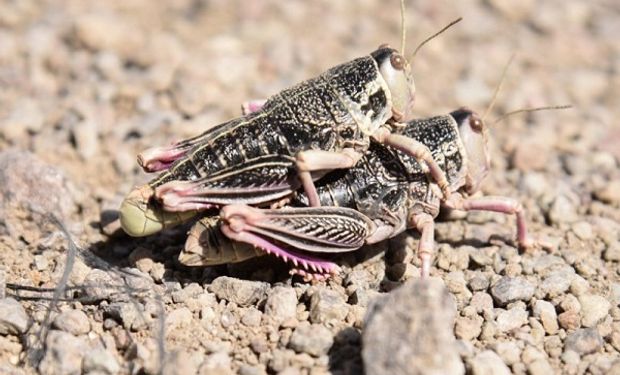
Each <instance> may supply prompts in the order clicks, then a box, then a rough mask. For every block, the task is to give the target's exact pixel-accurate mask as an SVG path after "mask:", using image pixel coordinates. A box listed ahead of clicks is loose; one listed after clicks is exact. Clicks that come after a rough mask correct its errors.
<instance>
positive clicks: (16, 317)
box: [0, 298, 30, 335]
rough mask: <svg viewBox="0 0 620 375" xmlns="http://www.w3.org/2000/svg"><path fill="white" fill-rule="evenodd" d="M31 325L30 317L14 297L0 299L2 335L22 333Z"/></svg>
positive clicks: (0, 330) (0, 329)
mask: <svg viewBox="0 0 620 375" xmlns="http://www.w3.org/2000/svg"><path fill="white" fill-rule="evenodd" d="M29 327H30V318H29V317H28V314H26V310H24V308H23V307H22V305H21V304H20V303H19V302H17V301H16V300H14V299H13V298H4V299H2V300H0V335H22V334H24V333H25V332H26V331H27V330H28V328H29Z"/></svg>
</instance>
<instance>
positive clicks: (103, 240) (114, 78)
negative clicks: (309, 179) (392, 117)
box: [0, 0, 620, 375]
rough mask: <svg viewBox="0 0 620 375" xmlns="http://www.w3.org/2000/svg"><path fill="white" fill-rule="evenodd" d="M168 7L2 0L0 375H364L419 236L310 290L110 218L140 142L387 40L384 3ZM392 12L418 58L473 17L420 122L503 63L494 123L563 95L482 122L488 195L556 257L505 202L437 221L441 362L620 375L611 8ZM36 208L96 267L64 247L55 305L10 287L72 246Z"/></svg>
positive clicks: (193, 130) (229, 111) (132, 177)
mask: <svg viewBox="0 0 620 375" xmlns="http://www.w3.org/2000/svg"><path fill="white" fill-rule="evenodd" d="M168 3H169V4H167V5H166V4H165V3H164V2H152V1H147V0H123V1H116V0H111V1H105V2H94V1H91V2H85V1H80V0H73V1H71V0H66V1H34V0H23V1H11V0H8V1H0V150H1V152H0V190H1V191H2V200H1V201H0V298H4V297H5V296H4V295H5V294H6V297H7V298H5V299H0V312H2V314H0V372H1V373H9V374H13V373H15V374H22V373H38V372H40V373H45V374H65V373H72V374H73V373H82V372H83V373H89V374H115V373H123V374H124V373H147V374H155V373H158V372H159V371H163V373H166V374H190V373H199V374H220V373H241V374H246V375H249V374H264V373H268V374H275V373H278V374H289V375H290V374H298V373H299V374H312V375H318V374H324V373H334V374H355V373H359V372H360V371H362V368H363V360H362V357H361V352H362V335H363V334H364V329H363V325H364V321H363V318H364V315H365V313H366V311H367V306H368V304H369V303H370V301H371V300H372V299H373V298H375V297H377V296H378V295H383V294H386V293H388V292H389V291H390V290H392V289H393V288H394V287H395V286H398V285H399V284H401V283H402V282H404V281H407V280H412V279H415V278H416V277H417V273H418V268H417V264H418V263H417V260H415V259H414V257H413V256H412V255H411V250H410V249H411V248H412V245H415V243H417V240H416V239H415V235H414V234H412V235H408V236H401V237H400V238H397V239H394V240H392V241H390V242H389V243H383V244H380V245H377V246H374V247H372V248H370V249H365V250H364V251H361V252H360V253H359V254H357V255H352V256H350V257H345V259H343V260H342V262H343V263H342V264H343V268H344V271H343V273H342V275H340V276H338V277H335V278H334V279H332V280H330V281H328V282H325V283H318V284H316V285H310V284H306V283H303V282H301V281H300V280H298V279H297V278H294V279H291V278H289V277H288V275H287V272H286V271H287V270H286V267H285V266H284V265H282V264H280V263H279V261H278V260H277V259H267V258H266V257H264V258H262V259H259V260H252V261H249V262H247V263H244V264H240V265H234V266H229V267H227V266H221V267H213V268H189V267H183V266H181V265H179V264H178V262H176V260H175V259H176V254H178V252H179V251H180V248H181V246H182V245H183V242H184V236H185V230H186V229H187V228H185V227H180V228H176V229H172V230H170V231H167V232H165V233H163V234H160V235H156V236H152V237H149V238H144V239H131V238H129V237H127V236H125V235H122V234H118V233H117V234H114V235H109V234H106V233H104V232H103V231H102V229H101V228H102V227H103V226H105V224H107V223H109V222H110V221H111V220H112V219H113V218H114V214H115V210H116V209H117V208H118V206H119V204H120V202H121V200H122V198H123V196H124V195H125V194H127V193H128V192H129V191H130V190H131V189H132V187H133V186H136V185H139V184H141V183H144V182H145V181H147V180H148V179H149V176H148V175H146V174H145V173H144V172H142V171H141V170H140V169H139V168H138V166H137V164H136V162H135V157H136V154H137V153H138V152H140V151H142V150H144V149H145V148H147V147H149V146H154V145H163V144H168V143H169V142H171V141H172V140H176V139H182V138H185V137H188V136H192V135H195V134H197V133H199V132H201V130H202V129H204V128H205V127H206V126H208V125H210V124H216V123H219V122H222V121H224V120H226V119H229V118H231V117H235V116H238V113H239V105H240V103H241V102H242V101H244V100H247V99H249V98H265V97H268V96H270V95H272V94H274V93H276V92H278V91H280V90H282V89H283V88H286V87H288V86H291V85H292V84H294V83H297V82H300V81H302V80H305V79H307V78H309V77H312V76H314V75H316V74H318V73H320V72H322V71H324V70H325V69H327V68H329V67H330V66H333V65H336V64H338V63H341V62H344V61H347V60H350V59H352V58H354V57H358V56H361V55H364V54H367V53H369V52H371V51H372V50H373V49H374V48H376V47H377V46H378V45H380V44H382V43H385V42H387V43H390V44H392V45H393V46H398V45H400V40H399V34H400V31H399V30H400V29H399V28H400V24H399V22H400V16H399V5H398V2H397V1H389V2H387V1H378V0H364V1H356V2H344V1H338V2H333V1H313V2H293V1H289V2H278V1H254V2H251V4H247V3H249V2H242V1H222V0H214V1H202V0H181V1H174V2H168ZM407 16H408V28H407V49H408V51H409V52H411V51H413V49H414V48H415V46H416V45H417V43H418V42H419V41H421V40H422V39H424V38H425V37H426V36H428V35H430V34H432V33H433V32H435V31H436V30H438V29H439V28H441V27H442V26H443V25H445V24H447V23H448V22H449V21H451V20H453V19H455V18H456V17H459V16H462V17H464V20H463V21H462V22H461V23H460V24H458V25H457V26H455V27H454V28H453V29H451V30H450V31H449V32H447V33H446V34H444V35H442V36H441V37H439V38H437V39H436V40H434V41H432V42H431V43H429V44H428V45H427V46H426V47H425V48H424V49H423V50H421V51H420V53H419V54H418V55H417V56H416V58H415V60H414V61H413V69H414V73H415V79H416V84H417V103H416V108H417V115H419V116H428V115H432V114H442V113H446V112H448V111H450V110H452V109H456V108H458V107H461V106H468V107H471V108H474V109H476V110H478V111H479V112H481V113H482V112H484V110H485V108H486V107H487V106H488V104H489V101H490V99H491V97H492V95H493V91H494V89H495V87H496V85H497V83H498V81H499V77H500V75H501V72H502V69H503V68H504V65H505V64H506V62H507V61H508V59H509V57H510V56H511V54H512V53H514V52H516V53H517V54H516V58H515V60H514V63H513V64H512V66H511V67H510V69H509V71H508V74H507V77H506V81H505V84H504V86H503V88H502V91H501V92H500V94H499V96H498V99H497V104H496V106H495V108H494V110H493V113H492V114H491V115H490V116H489V122H493V119H495V118H499V117H500V116H501V115H502V114H504V113H507V112H508V111H511V110H514V109H519V108H527V107H533V106H543V105H555V104H572V105H573V106H574V109H572V110H564V111H549V112H541V113H535V114H534V113H533V114H525V115H516V116H513V117H511V118H509V119H507V120H505V121H502V122H500V123H498V124H497V125H494V126H493V127H492V135H493V143H492V144H491V149H492V153H493V170H492V172H491V174H490V175H489V177H488V179H487V180H486V181H485V184H484V186H483V191H484V193H485V194H492V195H505V196H510V197H515V198H518V199H520V200H521V201H522V202H523V205H524V207H525V208H526V209H527V217H528V221H529V223H530V229H531V231H532V233H533V234H535V235H536V236H538V237H540V238H543V239H544V240H546V241H547V242H549V243H550V244H551V248H550V249H549V250H541V249H536V250H533V251H531V252H528V253H521V252H519V251H518V250H517V249H516V247H515V243H514V241H513V237H514V234H515V228H514V219H513V218H511V217H504V216H502V215H500V214H488V213H484V214H481V213H476V214H469V215H466V216H465V215H462V216H458V215H455V216H453V217H450V218H448V219H447V220H446V221H443V222H440V223H438V225H437V232H436V241H437V249H438V254H437V257H436V259H435V263H434V265H433V270H432V275H433V276H437V277H438V278H440V279H441V280H443V282H444V284H445V285H446V287H447V288H448V290H449V291H450V294H451V295H452V296H453V297H454V300H455V302H456V307H457V310H456V317H455V319H454V320H455V322H454V329H453V331H454V335H455V337H456V348H457V349H456V350H457V351H458V356H456V360H457V361H459V362H460V363H462V364H463V366H464V368H466V369H467V371H470V372H471V373H473V374H483V373H489V372H485V371H487V370H488V371H491V372H490V373H498V374H499V373H510V372H512V373H516V374H525V373H530V374H543V373H546V374H548V373H552V372H556V373H568V374H583V373H592V374H606V373H607V374H612V373H618V372H620V361H619V359H620V356H619V355H618V351H619V350H620V308H619V306H618V304H619V303H620V272H619V268H618V262H620V242H619V240H620V169H619V162H620V127H619V126H618V124H617V121H616V120H615V119H616V118H618V117H620V44H618V42H617V40H618V36H620V22H618V21H619V19H620V5H619V4H618V2H617V1H612V0H610V1H596V2H583V1H576V0H575V1H572V0H570V1H553V0H546V1H534V0H526V1H520V2H518V3H516V2H512V1H505V0H487V1H431V0H421V1H415V2H414V1H408V2H407ZM46 212H47V213H49V212H53V213H55V215H56V216H57V217H59V218H60V220H61V221H62V222H63V223H64V224H65V225H66V228H67V229H68V231H69V232H70V233H71V235H72V236H73V237H74V239H75V240H76V242H77V243H78V245H79V247H80V248H81V249H83V253H84V254H97V255H98V256H99V257H100V258H97V259H102V260H104V261H105V262H107V263H105V262H103V263H102V262H97V261H96V260H97V259H94V260H93V259H92V258H90V260H89V259H86V260H84V259H79V260H77V261H76V264H75V266H74V268H73V271H72V272H71V274H70V275H69V276H68V277H69V286H70V287H71V288H73V289H70V290H68V291H67V292H65V293H64V294H63V296H64V297H65V299H67V300H68V301H65V302H60V303H59V304H58V306H57V308H55V309H54V310H53V312H52V313H51V316H49V317H47V316H46V311H47V309H48V307H49V305H50V302H49V301H48V300H45V299H44V300H41V299H38V300H34V301H30V300H28V299H27V298H25V297H24V296H38V297H41V296H43V297H46V298H47V299H49V298H50V297H51V296H52V294H51V293H50V292H45V290H42V289H37V290H36V291H34V292H28V291H24V290H23V289H24V287H27V286H32V287H37V288H53V287H54V286H56V285H57V284H58V283H59V282H60V280H61V278H62V276H63V270H64V268H65V264H66V259H67V258H66V256H67V254H68V253H70V252H71V251H72V247H71V246H70V244H68V243H67V240H66V239H65V237H64V236H63V232H62V231H61V230H60V229H59V227H58V226H57V225H55V224H54V223H53V222H51V221H50V220H49V219H48V218H47V217H46V216H45V215H43V214H42V213H46ZM388 248H389V249H390V251H389V253H390V254H392V255H391V256H388V257H385V256H384V254H385V251H386V250H387V249H388ZM404 250H407V251H404ZM82 257H83V256H82ZM403 261H404V262H405V264H404V265H403V264H402V262H403ZM109 265H111V266H109ZM123 272H133V273H134V274H135V273H139V275H142V277H138V276H135V275H134V274H130V275H129V276H128V275H127V274H126V273H123ZM227 276H230V277H227ZM5 284H6V285H5ZM15 299H16V300H19V303H14V300H15ZM162 309H163V311H165V314H162ZM427 313H428V314H430V315H431V316H432V314H433V313H432V311H428V312H427ZM448 315H449V314H448ZM164 316H165V319H161V317H164ZM49 321H53V325H52V327H51V329H50V330H49V331H46V330H44V333H45V332H47V334H46V335H44V336H43V337H44V340H45V345H44V346H41V345H40V341H39V338H40V337H41V336H40V333H39V332H41V329H42V328H41V327H42V326H45V323H46V322H49ZM162 323H163V324H162ZM446 324H448V326H451V324H452V322H446ZM375 331H377V329H376V327H375ZM379 331H381V330H379ZM162 332H165V336H164V337H165V339H164V340H163V342H164V344H165V346H164V347H160V346H159V342H160V338H161V337H162V334H161V333H162ZM363 340H365V341H364V342H367V340H368V338H366V337H364V338H363ZM404 345H407V343H404ZM37 349H40V350H37ZM162 355H163V356H164V357H162ZM161 359H163V360H161ZM161 363H163V364H164V367H163V368H161V367H160V364H161ZM457 367H458V366H457ZM489 369H490V370H489ZM614 371H618V372H614ZM421 373H430V369H429V368H426V369H425V368H422V372H421Z"/></svg>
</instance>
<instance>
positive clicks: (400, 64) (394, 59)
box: [390, 53, 406, 70]
mask: <svg viewBox="0 0 620 375" xmlns="http://www.w3.org/2000/svg"><path fill="white" fill-rule="evenodd" d="M390 64H392V67H393V68H394V69H396V70H403V69H405V65H406V60H405V58H404V57H403V56H401V55H399V54H398V53H394V54H392V56H391V57H390Z"/></svg>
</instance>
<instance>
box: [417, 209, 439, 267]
mask: <svg viewBox="0 0 620 375" xmlns="http://www.w3.org/2000/svg"><path fill="white" fill-rule="evenodd" d="M411 226H412V227H415V228H416V229H417V230H418V231H420V242H419V243H418V257H419V258H420V261H422V271H421V277H422V278H427V277H429V276H430V273H431V261H432V259H433V253H434V252H435V222H434V220H433V217H432V216H431V215H429V214H417V215H414V216H413V218H412V225H411Z"/></svg>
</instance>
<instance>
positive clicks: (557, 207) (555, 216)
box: [547, 194, 579, 224]
mask: <svg viewBox="0 0 620 375" xmlns="http://www.w3.org/2000/svg"><path fill="white" fill-rule="evenodd" d="M547 215H548V216H549V220H550V221H551V223H552V224H565V223H568V224H570V223H574V222H576V221H577V220H579V215H578V214H577V208H576V205H575V203H574V202H573V201H572V200H571V199H569V198H568V197H567V196H566V195H563V194H562V195H559V196H557V197H556V198H555V200H554V201H553V203H552V204H551V207H550V208H549V212H548V214H547Z"/></svg>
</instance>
